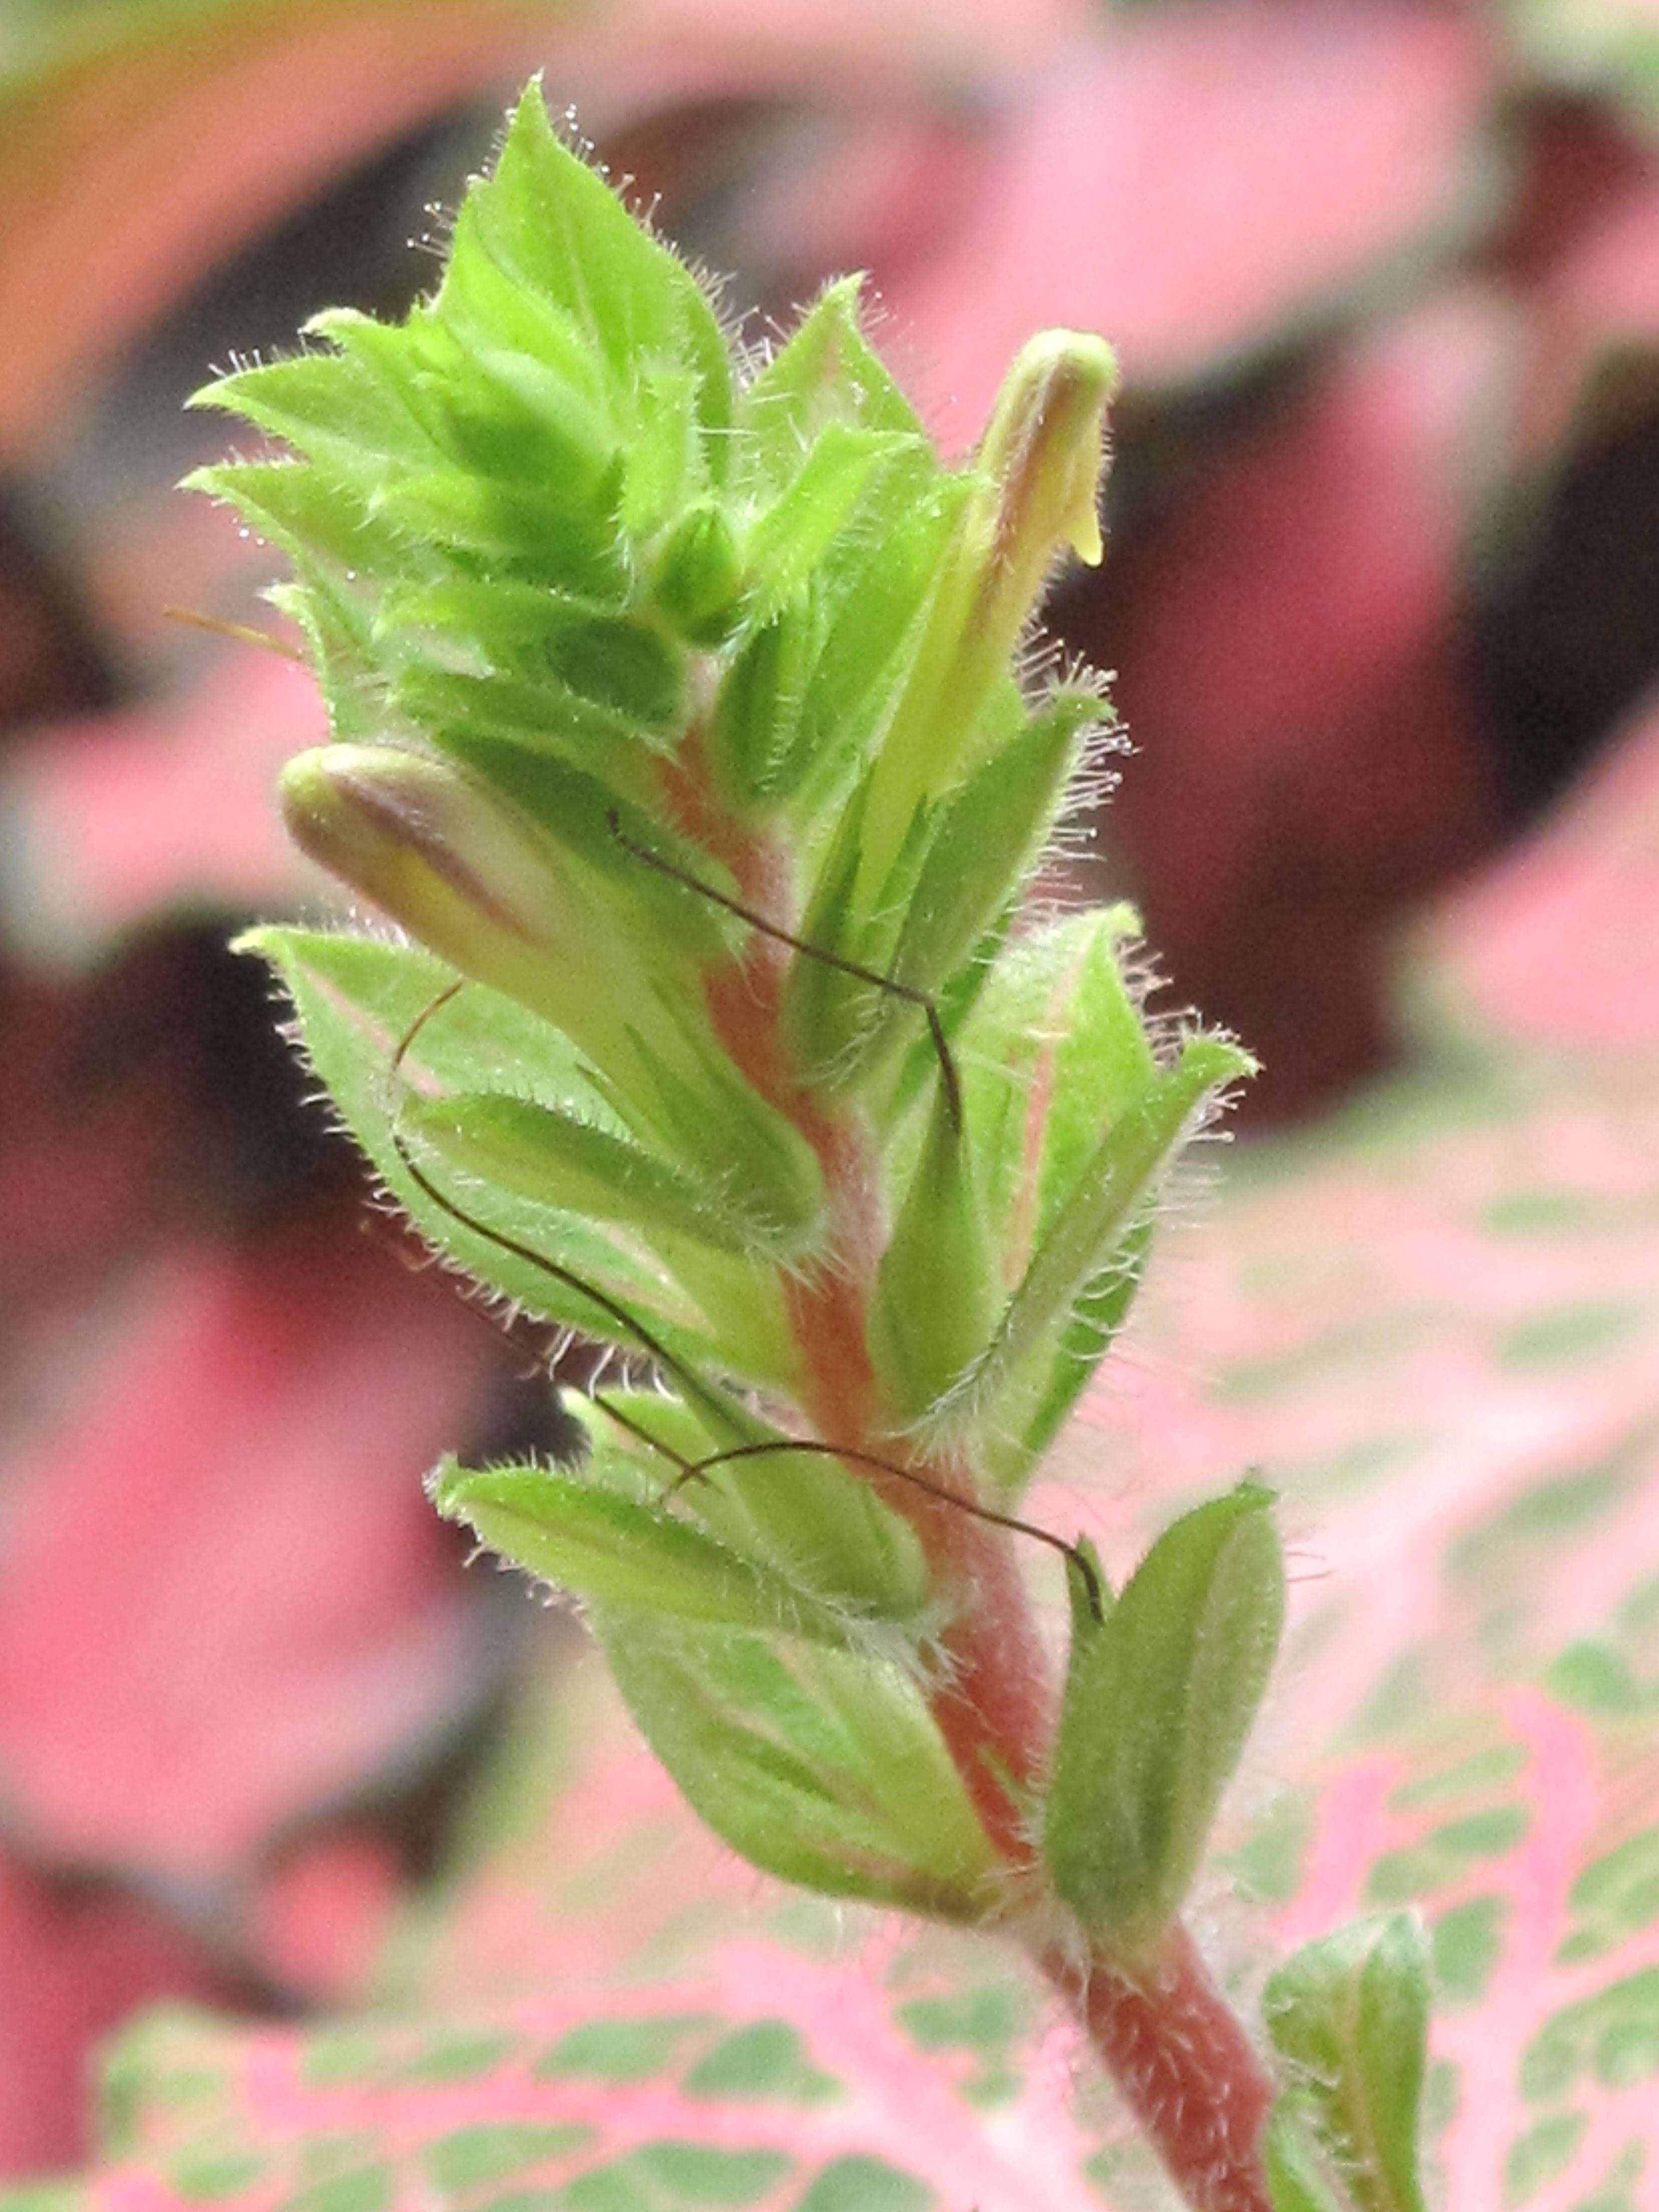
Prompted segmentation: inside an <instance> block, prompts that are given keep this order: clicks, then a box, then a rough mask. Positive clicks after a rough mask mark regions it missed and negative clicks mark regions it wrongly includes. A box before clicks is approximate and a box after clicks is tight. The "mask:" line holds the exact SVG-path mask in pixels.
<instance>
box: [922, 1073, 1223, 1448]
mask: <svg viewBox="0 0 1659 2212" xmlns="http://www.w3.org/2000/svg"><path fill="white" fill-rule="evenodd" d="M1254 1066H1255V1062H1254V1061H1253V1060H1251V1059H1250V1057H1249V1054H1248V1053H1245V1052H1243V1051H1241V1050H1240V1049H1239V1048H1238V1047H1237V1045H1235V1044H1233V1043H1231V1042H1230V1041H1229V1040H1228V1039H1226V1038H1225V1037H1218V1036H1198V1037H1190V1038H1188V1041H1187V1042H1186V1043H1185V1045H1184V1046H1183V1047H1182V1052H1181V1056H1180V1058H1179V1059H1178V1060H1176V1063H1175V1064H1174V1066H1170V1067H1166V1068H1163V1069H1160V1070H1159V1071H1158V1073H1156V1074H1155V1075H1154V1076H1153V1077H1152V1079H1151V1081H1150V1082H1148V1083H1147V1084H1146V1087H1145V1088H1144V1090H1142V1091H1141V1092H1140V1094H1139V1097H1136V1098H1135V1099H1133V1101H1132V1103H1129V1104H1128V1105H1127V1106H1126V1107H1125V1108H1124V1109H1123V1110H1122V1112H1121V1114H1120V1115H1118V1116H1117V1118H1116V1119H1115V1121H1113V1122H1112V1123H1111V1125H1110V1127H1109V1128H1108V1129H1107V1130H1106V1132H1105V1133H1104V1134H1103V1137H1102V1138H1101V1139H1100V1140H1099V1142H1098V1144H1097V1146H1096V1148H1095V1150H1094V1152H1093V1153H1092V1154H1091V1157H1090V1158H1089V1159H1088V1161H1087V1162H1086V1164H1085V1166H1084V1168H1083V1170H1082V1172H1081V1173H1080V1174H1079V1176H1078V1178H1077V1180H1076V1182H1075V1183H1074V1184H1073V1188H1072V1192H1071V1195H1070V1198H1069V1200H1068V1202H1067V1204H1066V1207H1065V1210H1064V1211H1063V1212H1060V1214H1059V1215H1058V1216H1057V1218H1055V1219H1054V1222H1053V1224H1052V1225H1051V1226H1050V1228H1049V1230H1048V1234H1047V1235H1046V1237H1044V1238H1043V1240H1042V1243H1040V1244H1038V1246H1037V1247H1036V1250H1035V1252H1034V1253H1033V1254H1032V1256H1031V1259H1030V1264H1029V1265H1028V1266H1027V1267H1026V1269H1025V1271H1024V1274H1023V1276H1022V1277H1021V1279H1020V1282H1019V1285H1018V1288H1017V1289H1016V1291H1014V1294H1013V1296H1012V1297H1011V1298H1010V1300H1009V1301H1008V1304H1007V1307H1006V1310H1005V1311H1004V1314H1003V1316H1002V1319H1001V1321H1000V1323H999V1324H998V1327H997V1331H996V1334H995V1335H994V1338H993V1339H992V1341H991V1343H990V1345H989V1346H988V1348H987V1352H986V1353H985V1356H984V1358H982V1359H981V1360H980V1361H979V1362H978V1363H977V1364H976V1365H975V1368H974V1369H973V1370H972V1371H971V1372H970V1373H969V1375H968V1376H966V1377H965V1378H964V1380H963V1383H962V1385H961V1386H960V1388H959V1389H957V1391H956V1392H955V1393H953V1395H952V1399H951V1401H948V1402H947V1404H946V1407H945V1409H944V1411H945V1415H946V1418H947V1419H948V1420H949V1421H950V1422H951V1425H953V1426H954V1425H957V1423H960V1422H966V1421H969V1420H976V1419H987V1418H989V1417H990V1412H991V1409H992V1408H993V1407H995V1406H996V1404H997V1402H998V1401H999V1400H1000V1398H1001V1397H1002V1395H1003V1394H1004V1393H1005V1392H1006V1391H1008V1390H1009V1389H1010V1388H1011V1386H1013V1385H1015V1384H1016V1383H1018V1379H1019V1376H1020V1371H1021V1370H1022V1368H1023V1367H1024V1364H1025V1363H1026V1362H1027V1360H1028V1359H1030V1358H1032V1357H1033V1356H1034V1355H1036V1354H1037V1353H1038V1352H1040V1351H1041V1350H1042V1347H1044V1346H1045V1345H1047V1344H1048V1343H1051V1342H1052V1334H1051V1333H1052V1332H1054V1331H1056V1330H1057V1329H1058V1328H1060V1327H1061V1326H1063V1324H1064V1322H1065V1320H1066V1316H1069V1315H1070V1314H1071V1313H1072V1311H1073V1309H1074V1308H1075V1306H1076V1304H1077V1302H1078V1300H1079V1297H1082V1296H1083V1295H1084V1294H1085V1291H1089V1289H1090V1287H1091V1285H1094V1284H1095V1283H1097V1281H1098V1279H1099V1278H1100V1276H1101V1275H1102V1273H1103V1271H1104V1270H1106V1269H1107V1268H1109V1267H1110V1265H1111V1264H1112V1261H1113V1259H1114V1257H1115V1255H1118V1254H1119V1252H1120V1250H1121V1247H1122V1246H1123V1244H1124V1243H1125V1240H1126V1239H1127V1238H1128V1237H1130V1236H1131V1235H1132V1234H1133V1231H1135V1230H1136V1228H1137V1226H1138V1224H1139V1219H1140V1218H1141V1217H1142V1213H1143V1209H1144V1208H1145V1206H1146V1204H1147V1202H1148V1200H1150V1199H1151V1198H1152V1195H1153V1194H1154V1193H1155V1192H1156V1190H1157V1189H1158V1185H1159V1183H1160V1182H1162V1180H1163V1178H1164V1175H1165V1174H1166V1172H1167V1171H1168V1170H1169V1167H1170V1163H1171V1161H1172V1160H1173V1159H1174V1158H1175V1156H1176V1152H1178V1151H1179V1150H1180V1148H1181V1146H1182V1143H1183V1141H1184V1140H1185V1139H1187V1138H1188V1136H1189V1135H1190V1134H1191V1133H1192V1130H1193V1127H1194V1124H1195V1123H1196V1122H1197V1121H1198V1120H1199V1119H1200V1116H1201V1115H1202V1113H1203V1111H1204V1109H1205V1106H1206V1103H1207V1102H1208V1101H1209V1100H1210V1099H1211V1098H1212V1097H1213V1096H1214V1094H1215V1093H1216V1092H1217V1091H1219V1090H1221V1089H1222V1088H1223V1087H1224V1086H1225V1085H1227V1084H1229V1083H1231V1082H1235V1081H1237V1080H1238V1079H1240V1078H1242V1077H1243V1076H1246V1075H1248V1074H1249V1073H1250V1072H1251V1071H1252V1069H1253V1068H1254Z"/></svg>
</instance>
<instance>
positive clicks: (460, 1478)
mask: <svg viewBox="0 0 1659 2212" xmlns="http://www.w3.org/2000/svg"><path fill="white" fill-rule="evenodd" d="M428 1495H429V1496H430V1498H431V1499H432V1502H433V1504H435V1506H436V1507H437V1509H438V1510H439V1512H440V1513H441V1514H442V1515H443V1516H444V1518H445V1519H446V1520H447V1521H465V1522H466V1523H467V1524H468V1525H469V1527H471V1528H473V1529H474V1530H476V1531H477V1534H478V1536H479V1538H480V1539H481V1541H483V1542H484V1543H486V1544H488V1545H489V1547H490V1549H491V1550H492V1551H495V1552H499V1553H501V1555H502V1556H503V1558H505V1559H511V1560H512V1561H513V1564H514V1565H516V1566H520V1567H523V1568H525V1569H526V1571H527V1572H529V1573H531V1574H532V1575H538V1576H540V1577H542V1578H543V1579H544V1581H547V1582H550V1583H556V1584H557V1585H558V1586H559V1588H560V1589H567V1590H569V1591H570V1592H571V1593H572V1594H573V1595H575V1596H577V1597H580V1598H583V1599H587V1600H592V1601H595V1602H597V1603H600V1604H607V1605H609V1604H615V1605H626V1606H637V1607H645V1608H647V1609H649V1610H650V1611H652V1612H653V1613H666V1614H671V1615H672V1616H673V1617H674V1618H675V1619H676V1620H702V1621H716V1622H722V1623H724V1624H725V1625H726V1626H728V1627H733V1628H745V1629H759V1630H778V1631H780V1632H785V1633H787V1634H789V1635H793V1636H805V1637H808V1638H817V1640H819V1641H821V1642H825V1643H829V1644H844V1643H845V1642H846V1641H847V1639H848V1633H849V1626H850V1624H849V1621H848V1616H847V1614H846V1613H844V1612H838V1611H836V1610H835V1609H834V1608H832V1607H829V1606H827V1605H825V1604H824V1603H823V1601H822V1600H821V1599H818V1598H816V1597H813V1596H812V1595H810V1594H809V1593H808V1592H806V1591H805V1590H803V1589H799V1588H798V1587H797V1586H796V1585H795V1584H794V1583H791V1582H789V1581H787V1579H786V1578H785V1577H783V1576H781V1575H780V1574H778V1573H777V1572H776V1571H775V1570H773V1569H771V1568H769V1567H765V1566H763V1565H757V1563H756V1562H755V1561H753V1560H752V1559H744V1557H743V1556H742V1555H741V1554H740V1553H737V1552H734V1551H732V1550H730V1549H728V1547H726V1545H724V1544H721V1543H718V1542H716V1541H715V1540H714V1537H712V1536H709V1535H707V1534H704V1532H703V1531H702V1529H700V1528H694V1527H692V1526H691V1524H690V1522H687V1521H684V1520H683V1519H680V1518H679V1517H678V1516H676V1515H674V1514H673V1513H671V1512H670V1511H668V1510H665V1508H663V1507H662V1506H661V1505H657V1504H644V1503H641V1502H640V1501H638V1500H636V1499H633V1498H623V1497H621V1496H619V1495H618V1494H617V1492H615V1491H614V1490H608V1489H605V1488H602V1487H600V1486H597V1485H595V1484H593V1483H591V1482H586V1481H584V1480H582V1479H581V1478H580V1476H576V1475H569V1474H558V1473H556V1472H555V1471H553V1470H552V1469H550V1468H542V1467H501V1468H487V1469H484V1470H483V1471H482V1472H477V1473H475V1472H473V1471H472V1470H471V1469H469V1468H464V1467H461V1466H459V1465H458V1464H457V1462H455V1461H454V1460H453V1459H446V1460H445V1461H444V1462H442V1463H441V1466H440V1467H439V1468H438V1469H437V1471H436V1473H435V1474H434V1475H433V1476H432V1478H431V1479H430V1480H429V1482H428Z"/></svg>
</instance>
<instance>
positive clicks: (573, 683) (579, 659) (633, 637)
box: [376, 576, 685, 752]
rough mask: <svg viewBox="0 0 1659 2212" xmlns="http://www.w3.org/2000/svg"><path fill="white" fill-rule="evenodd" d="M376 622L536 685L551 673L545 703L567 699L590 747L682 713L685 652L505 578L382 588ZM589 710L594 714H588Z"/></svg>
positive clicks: (631, 624) (641, 627) (670, 726)
mask: <svg viewBox="0 0 1659 2212" xmlns="http://www.w3.org/2000/svg"><path fill="white" fill-rule="evenodd" d="M376 626H377V629H378V631H379V633H380V635H382V636H383V637H391V636H393V635H396V634H397V633H398V632H400V631H402V632H415V633H419V632H421V631H422V630H426V631H430V632H433V633H435V635H437V636H438V637H439V638H441V639H448V638H453V640H454V641H455V642H456V647H458V648H459V650H460V651H461V652H463V653H465V654H466V655H467V656H468V658H469V659H472V658H476V659H479V660H481V661H483V663H484V664H485V665H488V666H489V667H490V668H492V669H502V670H504V671H508V672H510V673H511V674H512V675H513V676H515V677H517V678H521V679H523V680H525V681H526V682H528V683H531V684H534V685H537V686H538V687H540V686H544V685H546V684H547V682H548V679H549V678H551V679H552V684H553V695H552V696H553V699H554V700H555V701H556V700H557V699H558V697H559V694H560V693H561V691H567V692H568V693H569V694H570V695H571V696H572V699H573V702H574V709H575V713H576V714H578V715H581V716H583V717H584V719H585V720H586V727H587V732H588V733H589V735H588V746H589V749H590V750H593V751H596V752H597V751H598V750H599V748H600V747H601V745H604V744H606V743H607V741H608V744H609V746H610V748H611V749H612V750H614V749H615V747H616V744H617V738H618V737H619V736H622V737H626V736H629V735H634V734H637V735H639V736H641V737H642V738H662V737H664V736H665V735H667V734H668V733H669V732H674V731H677V730H678V728H679V726H680V724H681V722H682V720H684V713H685V671H684V656H683V655H682V654H681V653H678V652H677V651H676V650H675V648H674V647H672V646H671V644H670V643H669V642H668V641H667V640H666V639H665V638H664V637H663V635H662V634H661V633H660V631H659V630H657V629H653V627H652V626H651V625H650V624H648V623H643V622H640V621H638V620H636V619H635V618H634V617H631V616H627V615H614V614H611V613H609V612H607V611H605V610H603V609H599V608H595V607H593V606H591V605H584V604H581V603H580V602H573V601H571V600H570V599H568V598H562V597H561V596H560V595H558V594H556V593H554V592H548V591H546V590H543V589H538V587H537V586H533V585H530V584H520V583H516V582H514V581H513V579H511V578H510V577H501V578H495V579H492V580H488V581H485V580H482V579H480V578H477V577H464V576H453V577H446V578H445V579H444V580H443V581H441V582H435V583H430V584H422V585H418V586H416V587H415V588H414V589H412V590H409V591H401V592H389V593H388V594H387V595H386V599H384V600H383V601H382V603H381V605H380V612H379V616H378V618H377V625H376ZM591 708H598V709H599V711H600V715H601V716H602V718H603V719H602V720H597V721H596V720H594V718H593V716H592V714H589V713H587V711H586V710H588V709H591ZM555 712H556V709H555ZM549 719H550V720H551V719H552V717H551V716H550V718H549Z"/></svg>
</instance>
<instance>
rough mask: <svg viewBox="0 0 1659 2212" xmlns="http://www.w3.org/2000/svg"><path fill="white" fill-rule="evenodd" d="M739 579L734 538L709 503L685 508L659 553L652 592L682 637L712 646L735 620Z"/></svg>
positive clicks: (740, 564) (740, 570)
mask: <svg viewBox="0 0 1659 2212" xmlns="http://www.w3.org/2000/svg"><path fill="white" fill-rule="evenodd" d="M742 584H743V562H742V558H741V556H740V555H739V553H738V541H737V538H736V536H735V534H734V533H733V531H732V526H731V524H730V523H729V522H728V521H727V520H726V516H725V514H724V513H723V512H722V511H721V510H720V507H716V506H714V504H713V503H712V502H708V503H705V504H704V505H702V506H700V507H690V508H689V509H688V510H687V512H686V513H684V514H683V515H682V516H681V517H680V519H679V520H678V523H676V525H675V526H674V528H673V530H672V532H671V533H670V536H669V538H668V540H667V543H666V544H665V545H664V547H663V549H662V551H661V552H660V554H659V556H658V559H657V566H656V570H655V573H654V574H653V576H652V579H651V597H652V600H653V604H654V605H656V607H657V608H658V610H659V612H660V613H662V614H663V615H665V616H666V617H667V618H668V620H669V621H670V622H671V623H672V624H673V625H674V628H675V629H677V630H678V632H679V633H680V635H681V636H683V637H686V638H690V639H691V640H692V641H694V642H696V643H697V644H702V645H717V644H719V643H720V641H721V640H722V639H723V638H724V637H725V636H726V633H727V631H728V630H729V629H731V627H732V622H733V620H734V619H735V613H736V605H737V599H738V592H739V590H740V589H741V587H742Z"/></svg>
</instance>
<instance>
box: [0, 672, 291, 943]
mask: <svg viewBox="0 0 1659 2212" xmlns="http://www.w3.org/2000/svg"><path fill="white" fill-rule="evenodd" d="M326 734H327V731H326V723H325V717H324V714H323V708H322V702H321V701H320V700H319V697H318V696H317V687H316V684H315V681H314V679H313V677H312V676H311V674H310V671H308V670H306V669H302V668H300V667H298V666H296V665H295V664H294V663H293V662H291V661H289V660H286V659H283V658H282V657H281V656H280V655H279V654H277V653H267V652H264V651H261V650H260V649H258V648H257V647H252V646H238V647H233V648H231V649H230V650H228V652H226V653H224V654H223V655H222V657H221V658H220V659H218V660H216V662H215V663H214V664H213V665H211V667H210V671H209V672H208V674H207V676H206V678H204V681H203V682H202V683H200V684H198V685H197V688H196V689H195V690H193V691H192V692H191V693H190V694H189V695H188V696H186V697H185V698H184V699H182V700H175V701H171V702H167V703H165V704H163V705H161V706H157V707H144V708H131V709H129V710H127V711H125V712H124V713H120V714H107V715H99V716H95V717H92V718H90V719H88V720H86V721H84V722H79V723H75V724H69V725H65V724H58V725H56V726H53V727H52V728H50V729H47V730H46V731H43V732H40V735H39V736H38V737H36V738H33V740H32V741H30V742H28V743H27V744H22V745H20V746H17V747H15V748H14V749H13V751H12V755H11V758H10V760H9V763H8V765H7V768H6V769H5V771H4V774H3V776H0V817H3V818H5V819H6V822H7V828H8V844H9V854H10V866H9V870H8V877H9V880H8V882H7V884H6V886H5V888H4V892H3V904H4V908H5V909H6V914H7V928H6V933H7V935H8V936H9V938H11V939H12V940H13V941H14V942H17V943H21V945H24V946H25V947H27V949H29V950H31V951H33V952H35V953H36V954H37V955H41V954H44V955H46V957H55V958H58V959H62V958H65V957H77V956H80V957H84V956H85V955H86V954H88V953H89V952H91V951H95V950H97V949H99V948H100V946H101V945H103V944H104V943H105V942H106V940H107V939H109V938H111V937H112V936H114V935H117V934H118V933H119V932H120V931H122V930H123V929H125V928H128V927H131V926H132V925H133V924H134V923H137V922H139V921H149V920H151V919H153V918H155V916H156V915H161V914H168V913H173V914H176V913H178V912H179V911H180V910H181V909H189V908H204V909H206V910H207V911H209V912H221V913H222V912H229V913H233V914H234V913H240V912H248V911H252V910H255V909H257V908H259V907H261V906H264V907H272V906H283V905H285V904H287V903H288V902H289V900H290V899H291V898H292V896H293V895H294V893H295V890H297V888H298V887H299V886H300V884H301V883H304V882H306V881H307V880H308V878H307V877H306V875H305V874H304V872H303V864H302V863H301V861H300V860H298V859H297V857H296V856H295V852H294V849H293V848H292V846H291V845H290V844H289V842H288V840H287V839H286V838H285V837H284V836H283V829H282V824H281V823H280V821H279V820H278V817H277V813H276V801H275V799H274V797H273V796H272V793H273V790H274V787H275V783H276V771H277V769H279V768H280V767H281V765H282V763H283V762H284V761H285V760H287V759H289V758H290V757H292V755H293V754H294V752H295V750H300V749H302V748H304V747H305V746H307V745H313V744H321V742H322V740H323V738H325V735H326Z"/></svg>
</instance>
